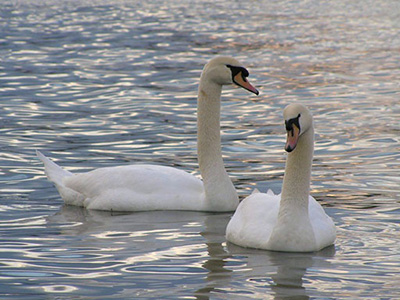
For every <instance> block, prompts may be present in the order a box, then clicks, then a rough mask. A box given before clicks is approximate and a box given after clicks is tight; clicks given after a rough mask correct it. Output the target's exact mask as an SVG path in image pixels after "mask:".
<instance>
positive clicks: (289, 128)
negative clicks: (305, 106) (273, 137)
mask: <svg viewBox="0 0 400 300" xmlns="http://www.w3.org/2000/svg"><path fill="white" fill-rule="evenodd" d="M300 116H301V115H300V114H299V115H298V116H297V117H296V118H292V119H290V120H288V121H285V127H286V131H288V132H289V131H291V132H292V136H293V134H294V131H293V124H294V125H296V126H297V128H299V130H300Z"/></svg>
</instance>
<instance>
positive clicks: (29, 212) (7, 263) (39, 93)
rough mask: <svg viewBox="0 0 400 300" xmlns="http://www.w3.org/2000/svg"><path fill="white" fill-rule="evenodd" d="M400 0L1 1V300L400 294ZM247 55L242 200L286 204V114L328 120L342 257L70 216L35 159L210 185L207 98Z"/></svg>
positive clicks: (182, 222) (323, 194) (233, 171)
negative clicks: (178, 172)
mask: <svg viewBox="0 0 400 300" xmlns="http://www.w3.org/2000/svg"><path fill="white" fill-rule="evenodd" d="M399 32H400V2H399V1H397V0H393V1H389V0H388V1H384V0H382V1H379V0H378V1H363V0H361V1H346V0H337V1H316V0H300V1H273V0H261V1H228V0H221V1H214V0H213V1H201V2H200V1H191V0H187V1H186V0H185V1H183V0H181V1H157V0H148V1H128V0H125V1H122V0H121V1H116V0H115V1H112V0H110V1H106V0H104V1H87V3H85V2H82V1H81V0H79V1H72V0H71V1H65V0H64V1H63V0H61V1H56V0H43V1H33V0H31V1H29V0H20V1H18V0H15V1H7V0H6V1H3V2H2V5H1V8H0V59H1V63H0V97H1V101H0V133H1V134H0V139H1V144H0V145H1V153H0V175H1V176H0V190H1V194H0V237H1V243H0V295H1V299H22V298H23V299H289V298H290V299H399V298H400V287H399V282H400V224H399V223H400V204H399V202H400V176H399V171H400V122H399V120H400V102H399V98H400V34H399ZM217 54H221V55H232V56H235V57H236V58H238V59H239V60H240V61H242V62H243V63H244V64H245V65H246V66H247V67H248V69H249V71H250V73H251V77H250V79H251V81H252V83H253V84H254V85H256V86H257V87H258V88H259V89H260V91H261V95H260V96H258V97H256V96H251V95H250V94H249V93H247V92H245V91H243V90H241V89H237V88H234V87H230V88H228V89H226V90H225V92H224V94H223V110H222V126H223V128H222V131H223V153H224V156H225V165H226V167H227V169H228V172H229V174H230V175H231V177H232V179H233V181H234V183H235V186H236V187H237V189H238V191H239V193H240V195H241V197H244V196H246V195H248V194H249V193H250V192H251V191H252V189H253V188H254V187H257V188H259V189H260V190H262V191H265V190H266V189H267V188H272V189H273V190H274V191H275V192H279V191H280V186H281V181H282V175H283V169H284V161H285V154H284V151H283V145H284V140H285V132H284V128H283V121H282V117H281V114H282V109H283V107H284V106H285V105H287V104H288V103H291V102H294V101H299V102H301V103H304V104H306V105H308V106H309V107H310V109H311V110H312V112H313V113H314V116H315V123H316V151H315V160H314V167H313V177H312V194H313V195H314V197H315V198H316V199H318V200H319V201H320V202H321V204H322V205H323V206H324V208H325V209H326V211H327V212H328V214H329V215H331V216H332V218H333V219H334V221H335V223H336V224H337V227H338V239H337V242H336V245H335V246H334V247H331V248H328V249H325V250H324V251H322V252H320V253H312V254H286V253H274V252H268V251H257V250H246V249H243V248H239V247H235V246H233V245H230V244H227V243H226V242H225V239H224V230H225V226H226V224H227V222H228V221H229V218H230V215H231V214H206V213H193V212H141V213H131V214H115V213H114V214H112V213H108V212H95V211H88V210H84V209H81V208H76V207H66V206H63V203H62V201H61V199H60V197H59V195H58V194H57V192H56V190H55V188H54V187H53V186H52V184H51V183H49V182H48V181H47V180H46V178H45V177H44V174H43V168H42V165H41V164H40V163H39V161H38V160H37V159H36V157H35V153H34V152H35V149H39V150H41V151H43V152H44V153H45V154H47V155H49V156H50V157H52V158H54V160H56V161H57V162H58V163H59V164H61V165H63V166H66V167H67V169H68V170H70V171H73V172H81V171H87V170H91V169H92V168H95V167H104V166H114V165H123V164H133V163H136V162H149V163H159V164H165V165H170V166H176V167H179V168H182V169H184V170H187V171H189V172H195V173H196V174H198V168H197V161H196V135H195V134H196V116H195V111H196V92H197V91H196V90H197V83H198V78H199V75H200V72H201V69H202V67H203V65H204V63H205V62H207V61H208V60H209V59H210V58H212V57H213V56H214V55H217Z"/></svg>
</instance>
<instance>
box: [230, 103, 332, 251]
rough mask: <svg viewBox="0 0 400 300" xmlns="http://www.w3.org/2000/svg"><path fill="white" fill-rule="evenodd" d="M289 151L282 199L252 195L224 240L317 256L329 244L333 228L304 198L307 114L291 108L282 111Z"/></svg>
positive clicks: (309, 148)
mask: <svg viewBox="0 0 400 300" xmlns="http://www.w3.org/2000/svg"><path fill="white" fill-rule="evenodd" d="M283 115H284V119H285V125H286V130H287V142H286V146H285V150H286V151H287V152H289V154H288V157H287V161H286V168H285V175H284V178H283V186H282V194H280V195H274V193H273V192H272V191H268V192H267V193H266V194H264V193H259V192H254V193H253V194H252V195H250V196H248V197H247V198H246V199H244V200H243V201H242V202H241V203H240V204H239V206H238V208H237V209H236V212H235V214H234V215H233V217H232V219H231V220H230V222H229V223H228V226H227V229H226V238H227V240H228V241H230V242H232V243H234V244H237V245H239V246H243V247H249V248H258V249H265V250H274V251H287V252H312V251H318V250H320V249H322V248H325V247H327V246H329V245H331V244H333V243H334V241H335V238H336V229H335V225H334V223H333V221H332V219H331V218H330V217H329V216H328V215H326V214H325V211H324V209H323V208H322V207H321V205H320V204H319V203H318V202H317V201H316V200H315V199H314V198H313V197H311V196H310V195H309V191H310V177H311V164H312V157H313V150H314V126H313V119H312V115H311V113H310V111H309V110H308V109H307V108H306V107H305V106H303V105H300V104H291V105H289V106H287V107H286V108H285V110H284V112H283Z"/></svg>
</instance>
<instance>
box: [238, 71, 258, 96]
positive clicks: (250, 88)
mask: <svg viewBox="0 0 400 300" xmlns="http://www.w3.org/2000/svg"><path fill="white" fill-rule="evenodd" d="M233 82H234V83H236V84H237V85H238V86H240V87H242V88H244V89H246V90H248V91H249V92H252V93H254V94H256V95H258V94H259V92H258V90H257V89H256V88H255V87H254V86H252V85H251V84H250V82H248V81H247V79H246V77H245V76H243V74H242V72H239V73H237V74H236V76H235V77H233Z"/></svg>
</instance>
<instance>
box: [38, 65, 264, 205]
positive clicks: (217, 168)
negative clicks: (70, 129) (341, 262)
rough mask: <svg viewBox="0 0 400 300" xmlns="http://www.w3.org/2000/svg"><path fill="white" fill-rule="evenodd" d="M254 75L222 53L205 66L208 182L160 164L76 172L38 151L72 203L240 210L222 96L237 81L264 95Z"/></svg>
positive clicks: (201, 152)
mask: <svg viewBox="0 0 400 300" xmlns="http://www.w3.org/2000/svg"><path fill="white" fill-rule="evenodd" d="M248 75H249V73H248V71H247V70H246V69H245V68H244V67H243V66H242V65H241V64H240V63H239V62H238V61H237V60H235V59H233V58H230V57H216V58H214V59H212V60H211V61H210V62H209V63H207V64H206V65H205V67H204V69H203V72H202V74H201V78H200V84H199V91H198V92H199V94H198V111H197V117H198V120H197V127H198V161H199V167H200V173H201V176H202V178H203V182H202V181H201V180H200V179H198V178H197V177H195V176H193V175H191V174H189V173H186V172H184V171H182V170H179V169H175V168H172V167H166V166H158V165H127V166H117V167H109V168H100V169H96V170H93V171H91V172H87V173H81V174H77V175H74V174H72V173H70V172H68V171H65V170H63V169H62V168H61V167H59V166H58V165H56V164H55V163H54V162H52V161H51V160H50V159H48V158H47V157H45V156H44V155H43V154H42V153H40V152H39V151H37V155H38V157H39V158H40V160H41V161H42V162H43V163H44V166H45V172H46V175H47V177H48V179H49V180H50V181H52V182H54V184H55V186H56V188H57V190H58V192H59V193H60V195H61V197H62V199H63V200H64V202H65V203H66V204H70V205H77V206H83V207H86V208H88V209H97V210H113V211H146V210H193V211H234V210H235V209H236V207H237V205H238V204H239V200H238V196H237V193H236V190H235V188H234V186H233V184H232V182H231V180H230V179H229V176H228V174H227V172H226V170H225V168H224V164H223V160H222V154H221V138H220V102H221V99H220V98H221V91H222V86H223V85H228V84H232V83H234V84H236V85H238V86H240V87H243V88H245V89H246V90H248V91H250V92H252V93H255V94H257V95H258V91H257V90H256V89H255V88H254V87H253V86H252V85H251V84H250V83H249V82H248V81H247V79H246V78H247V77H248Z"/></svg>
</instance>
